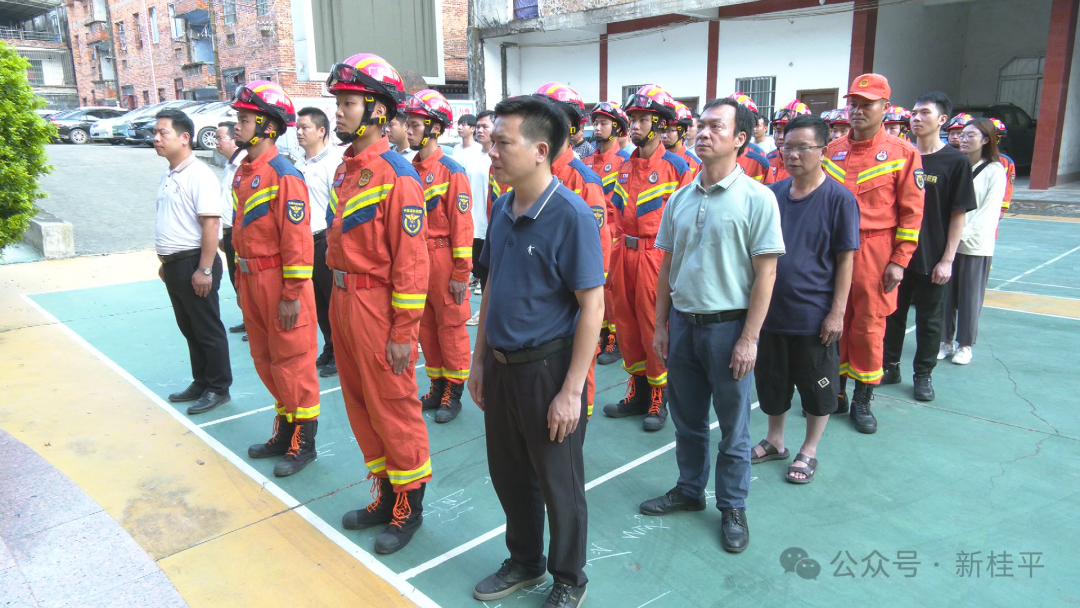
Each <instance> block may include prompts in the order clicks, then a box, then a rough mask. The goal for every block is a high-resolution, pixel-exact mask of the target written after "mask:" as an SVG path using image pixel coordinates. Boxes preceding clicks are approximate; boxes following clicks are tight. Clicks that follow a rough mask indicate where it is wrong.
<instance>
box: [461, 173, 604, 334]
mask: <svg viewBox="0 0 1080 608" xmlns="http://www.w3.org/2000/svg"><path fill="white" fill-rule="evenodd" d="M515 194H516V192H515V191H513V190H512V191H510V192H509V193H507V194H505V195H503V196H502V197H500V198H499V200H497V201H495V204H494V205H493V206H492V208H491V218H490V221H489V222H488V230H487V239H486V240H485V241H484V249H483V251H482V252H481V254H480V263H481V264H483V265H484V266H487V267H488V282H487V287H486V288H485V290H486V291H487V294H488V307H487V318H486V319H485V321H484V331H485V333H486V335H487V343H488V346H490V347H492V348H497V349H499V350H502V351H506V352H511V351H515V350H520V349H522V348H531V347H534V346H539V345H541V344H544V343H547V342H550V341H552V340H556V339H558V338H564V337H572V336H573V335H574V331H575V330H576V328H577V317H578V311H579V309H578V302H577V298H576V297H574V292H575V291H577V290H579V289H589V288H592V287H600V286H602V285H603V284H604V257H603V252H602V251H601V250H600V228H599V226H597V224H596V217H595V216H593V212H592V209H590V208H589V206H588V205H587V204H586V203H585V201H584V200H582V198H581V197H580V196H578V195H577V194H574V192H573V191H571V190H570V189H568V188H567V187H566V186H563V185H562V184H560V183H559V180H558V179H555V178H552V180H551V185H550V186H548V188H547V189H546V190H544V193H543V194H541V195H540V198H539V199H537V201H536V202H535V203H533V205H532V206H531V207H529V210H528V211H526V212H525V213H523V214H521V215H520V216H518V217H516V218H515V217H514V216H513V207H514V195H515Z"/></svg>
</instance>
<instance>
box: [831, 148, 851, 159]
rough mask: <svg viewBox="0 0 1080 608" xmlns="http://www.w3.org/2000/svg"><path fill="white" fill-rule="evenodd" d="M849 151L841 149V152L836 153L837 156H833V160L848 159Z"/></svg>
mask: <svg viewBox="0 0 1080 608" xmlns="http://www.w3.org/2000/svg"><path fill="white" fill-rule="evenodd" d="M847 153H848V151H847V150H840V151H839V152H837V153H836V156H834V157H832V159H833V160H846V159H847Z"/></svg>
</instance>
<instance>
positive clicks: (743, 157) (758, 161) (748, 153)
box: [735, 144, 769, 182]
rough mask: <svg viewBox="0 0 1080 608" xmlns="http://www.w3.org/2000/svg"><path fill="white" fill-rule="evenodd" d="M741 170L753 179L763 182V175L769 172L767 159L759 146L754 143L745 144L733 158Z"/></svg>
mask: <svg viewBox="0 0 1080 608" xmlns="http://www.w3.org/2000/svg"><path fill="white" fill-rule="evenodd" d="M735 162H737V163H739V166H740V167H742V169H743V172H744V173H746V175H748V176H749V177H751V178H753V179H754V181H757V182H763V181H764V180H765V175H766V174H768V173H769V159H767V158H765V155H764V154H762V153H761V148H759V147H757V145H755V144H746V149H745V150H743V153H742V154H740V155H739V158H737V159H735Z"/></svg>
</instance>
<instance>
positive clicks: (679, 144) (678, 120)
mask: <svg viewBox="0 0 1080 608" xmlns="http://www.w3.org/2000/svg"><path fill="white" fill-rule="evenodd" d="M693 124H694V115H693V113H691V112H690V108H688V107H686V105H685V104H683V103H682V102H679V101H676V102H675V122H674V123H672V124H669V125H668V128H667V129H666V130H664V135H663V142H664V147H665V148H667V150H668V151H669V152H674V153H675V154H678V155H679V156H681V157H682V159H683V160H685V161H686V164H688V165H690V172H691V173H696V172H697V170H698V167H700V166H701V159H700V158H698V157H697V156H695V155H694V153H693V152H691V151H690V150H687V149H686V141H685V138H686V132H687V130H689V129H690V127H691V126H693Z"/></svg>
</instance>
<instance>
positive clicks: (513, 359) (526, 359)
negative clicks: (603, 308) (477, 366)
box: [491, 338, 574, 365]
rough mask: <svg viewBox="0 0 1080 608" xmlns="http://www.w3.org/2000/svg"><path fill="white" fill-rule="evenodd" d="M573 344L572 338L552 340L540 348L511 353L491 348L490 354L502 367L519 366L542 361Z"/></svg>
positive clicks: (534, 347)
mask: <svg viewBox="0 0 1080 608" xmlns="http://www.w3.org/2000/svg"><path fill="white" fill-rule="evenodd" d="M573 343H574V339H573V338H558V339H555V340H552V341H551V342H546V343H544V344H541V345H540V346H533V347H532V348H523V349H521V350H515V351H512V352H506V351H503V350H499V349H497V348H492V349H491V354H492V355H493V356H494V357H495V360H496V361H498V362H499V363H502V364H503V365H520V364H522V363H532V362H533V361H542V360H544V359H546V358H547V357H548V355H552V354H555V353H557V352H559V351H560V350H563V349H564V348H566V347H567V346H570V345H571V344H573Z"/></svg>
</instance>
